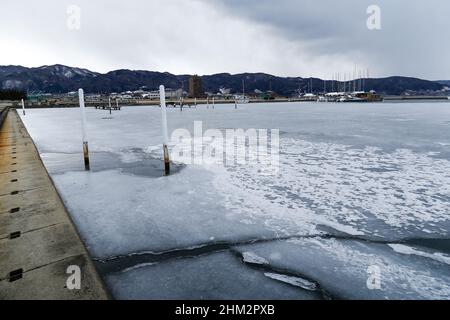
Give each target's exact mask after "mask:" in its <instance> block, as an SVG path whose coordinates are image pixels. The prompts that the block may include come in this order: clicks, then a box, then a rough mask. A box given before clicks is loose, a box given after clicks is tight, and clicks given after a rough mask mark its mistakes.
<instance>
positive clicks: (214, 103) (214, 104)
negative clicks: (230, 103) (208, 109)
mask: <svg viewBox="0 0 450 320" xmlns="http://www.w3.org/2000/svg"><path fill="white" fill-rule="evenodd" d="M215 99H216V98H214V97H213V109H214V107H215V106H216V102H215Z"/></svg>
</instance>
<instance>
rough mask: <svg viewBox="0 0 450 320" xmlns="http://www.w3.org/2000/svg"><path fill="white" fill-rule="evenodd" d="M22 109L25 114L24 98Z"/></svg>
mask: <svg viewBox="0 0 450 320" xmlns="http://www.w3.org/2000/svg"><path fill="white" fill-rule="evenodd" d="M22 111H23V115H25V102H24V101H23V99H22Z"/></svg>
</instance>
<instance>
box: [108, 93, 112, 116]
mask: <svg viewBox="0 0 450 320" xmlns="http://www.w3.org/2000/svg"><path fill="white" fill-rule="evenodd" d="M111 110H112V107H111V97H109V114H111V112H112V111H111Z"/></svg>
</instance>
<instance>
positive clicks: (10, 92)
mask: <svg viewBox="0 0 450 320" xmlns="http://www.w3.org/2000/svg"><path fill="white" fill-rule="evenodd" d="M21 99H24V100H26V99H27V93H26V92H25V91H21V90H15V89H4V90H1V89H0V100H21Z"/></svg>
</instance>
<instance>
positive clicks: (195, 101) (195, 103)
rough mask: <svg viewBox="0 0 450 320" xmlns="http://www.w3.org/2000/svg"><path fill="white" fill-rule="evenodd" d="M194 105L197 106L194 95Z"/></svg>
mask: <svg viewBox="0 0 450 320" xmlns="http://www.w3.org/2000/svg"><path fill="white" fill-rule="evenodd" d="M194 105H195V107H196V108H197V98H196V97H195V98H194Z"/></svg>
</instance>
